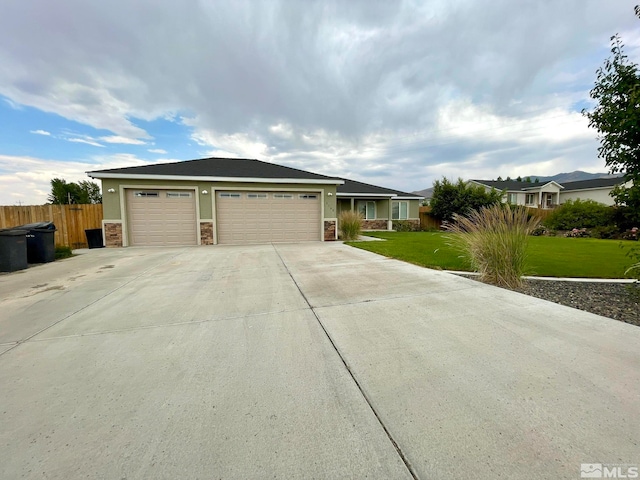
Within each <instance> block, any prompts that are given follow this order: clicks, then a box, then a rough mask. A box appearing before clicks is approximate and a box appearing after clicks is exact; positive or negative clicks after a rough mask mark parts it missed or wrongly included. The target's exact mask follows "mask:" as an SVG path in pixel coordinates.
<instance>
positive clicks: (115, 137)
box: [100, 135, 147, 145]
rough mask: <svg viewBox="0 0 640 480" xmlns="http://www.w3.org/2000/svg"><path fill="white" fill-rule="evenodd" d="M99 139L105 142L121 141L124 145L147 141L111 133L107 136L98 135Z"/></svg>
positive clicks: (141, 143)
mask: <svg viewBox="0 0 640 480" xmlns="http://www.w3.org/2000/svg"><path fill="white" fill-rule="evenodd" d="M100 140H102V141H103V142H106V143H122V144H125V145H146V144H147V142H143V141H142V140H138V139H137V138H128V137H121V136H120V135H111V136H107V137H100Z"/></svg>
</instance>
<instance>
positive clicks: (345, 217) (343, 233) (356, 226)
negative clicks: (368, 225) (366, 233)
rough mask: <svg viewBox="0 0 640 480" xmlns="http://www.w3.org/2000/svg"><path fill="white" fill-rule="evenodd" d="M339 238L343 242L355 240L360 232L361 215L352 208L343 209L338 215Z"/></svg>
mask: <svg viewBox="0 0 640 480" xmlns="http://www.w3.org/2000/svg"><path fill="white" fill-rule="evenodd" d="M338 230H339V233H340V238H341V239H342V240H344V241H345V242H350V241H353V240H357V239H358V237H359V236H360V233H361V232H362V215H361V214H360V213H358V212H354V211H352V210H345V211H344V212H342V213H340V216H339V217H338Z"/></svg>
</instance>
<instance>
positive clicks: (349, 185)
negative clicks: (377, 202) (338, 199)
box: [337, 178, 424, 200]
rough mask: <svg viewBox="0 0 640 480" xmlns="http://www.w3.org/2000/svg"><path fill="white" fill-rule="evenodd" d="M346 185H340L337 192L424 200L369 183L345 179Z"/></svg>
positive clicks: (417, 196)
mask: <svg viewBox="0 0 640 480" xmlns="http://www.w3.org/2000/svg"><path fill="white" fill-rule="evenodd" d="M342 180H344V185H338V190H337V192H338V193H339V194H343V195H348V194H356V195H366V194H371V195H389V196H396V197H410V198H415V199H416V200H419V199H422V198H424V197H423V196H421V195H416V194H415V193H407V192H402V191H400V190H393V189H391V188H384V187H378V186H377V185H370V184H368V183H362V182H356V181H355V180H349V179H347V178H343V179H342Z"/></svg>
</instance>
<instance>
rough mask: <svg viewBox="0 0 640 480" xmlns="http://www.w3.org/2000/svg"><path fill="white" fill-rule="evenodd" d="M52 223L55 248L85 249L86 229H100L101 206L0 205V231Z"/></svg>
mask: <svg viewBox="0 0 640 480" xmlns="http://www.w3.org/2000/svg"><path fill="white" fill-rule="evenodd" d="M35 222H53V223H54V224H55V226H56V229H57V231H56V233H55V241H56V246H67V247H71V248H86V247H87V246H88V245H87V237H86V235H85V233H84V231H85V230H88V229H91V228H102V204H97V205H25V206H10V207H1V206H0V228H11V227H15V226H18V225H24V224H27V223H35Z"/></svg>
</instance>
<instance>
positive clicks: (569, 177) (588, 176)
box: [411, 170, 620, 198]
mask: <svg viewBox="0 0 640 480" xmlns="http://www.w3.org/2000/svg"><path fill="white" fill-rule="evenodd" d="M619 176H620V175H611V174H609V173H589V172H583V171H582V170H576V171H575V172H568V173H558V174H556V175H552V176H550V177H545V176H542V175H539V176H538V175H523V176H522V178H527V177H531V181H532V182H535V181H536V178H537V179H538V180H540V181H541V182H552V181H553V182H558V183H560V184H561V183H562V182H578V181H580V180H592V179H594V178H611V177H619ZM481 180H495V179H491V178H483V179H481ZM514 180H515V179H514ZM411 193H415V194H416V195H420V196H423V197H425V198H431V196H432V195H433V187H431V188H425V189H424V190H419V191H417V192H411Z"/></svg>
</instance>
